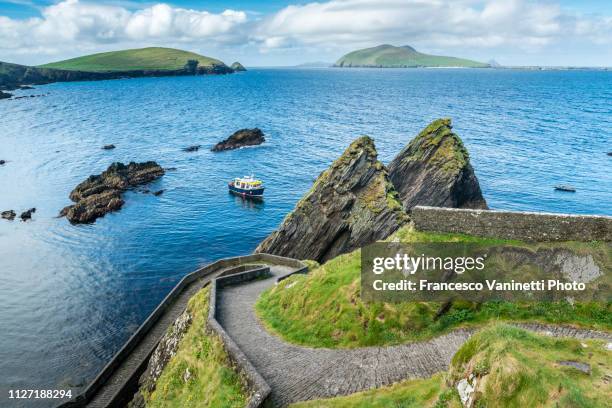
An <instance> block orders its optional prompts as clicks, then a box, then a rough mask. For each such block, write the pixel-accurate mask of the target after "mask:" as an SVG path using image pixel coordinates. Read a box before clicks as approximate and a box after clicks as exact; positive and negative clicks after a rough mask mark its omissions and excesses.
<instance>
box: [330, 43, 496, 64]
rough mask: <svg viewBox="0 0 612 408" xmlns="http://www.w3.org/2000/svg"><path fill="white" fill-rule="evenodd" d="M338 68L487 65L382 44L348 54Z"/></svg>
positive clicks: (406, 46) (405, 46) (339, 62)
mask: <svg viewBox="0 0 612 408" xmlns="http://www.w3.org/2000/svg"><path fill="white" fill-rule="evenodd" d="M334 67H339V68H418V67H440V68H441V67H461V68H489V67H490V65H489V64H485V63H482V62H477V61H472V60H468V59H463V58H456V57H443V56H438V55H429V54H423V53H420V52H418V51H417V50H415V49H414V48H412V47H411V46H409V45H404V46H401V47H395V46H393V45H389V44H384V45H379V46H377V47H372V48H365V49H362V50H357V51H353V52H350V53H348V54H346V55H344V56H343V57H342V58H340V59H339V60H338V61H336V63H335V64H334Z"/></svg>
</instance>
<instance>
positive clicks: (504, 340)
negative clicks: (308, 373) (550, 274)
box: [291, 324, 612, 408]
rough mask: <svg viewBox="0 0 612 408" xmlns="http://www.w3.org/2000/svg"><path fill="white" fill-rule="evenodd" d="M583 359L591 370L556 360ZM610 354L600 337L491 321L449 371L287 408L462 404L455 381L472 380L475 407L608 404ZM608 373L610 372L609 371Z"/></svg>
mask: <svg viewBox="0 0 612 408" xmlns="http://www.w3.org/2000/svg"><path fill="white" fill-rule="evenodd" d="M562 360H565V361H576V362H581V363H587V364H589V365H590V367H591V370H592V372H591V374H590V375H588V374H584V373H582V372H581V371H579V370H577V369H575V368H571V367H567V366H561V365H559V364H558V362H559V361H562ZM610 369H612V357H611V352H610V351H607V350H605V348H604V344H603V343H602V342H600V341H592V340H582V341H578V340H574V339H559V338H552V337H547V336H541V335H537V334H534V333H531V332H528V331H526V330H522V329H518V328H515V327H511V326H507V325H503V324H496V325H493V326H490V327H487V328H485V329H483V330H481V331H480V332H478V333H476V334H475V335H474V336H472V337H471V338H470V339H469V340H468V341H467V342H466V343H465V344H464V345H463V346H462V347H461V348H460V349H459V350H458V351H457V353H456V354H455V356H454V357H453V360H452V363H451V367H450V369H449V371H448V372H445V373H440V374H436V375H434V376H433V377H431V378H428V379H422V380H408V381H404V382H401V383H398V384H395V385H392V386H389V387H382V388H378V389H375V390H369V391H365V392H361V393H357V394H353V395H349V396H345V397H337V398H332V399H325V400H316V401H308V402H302V403H297V404H294V405H292V406H291V408H310V407H318V408H357V407H360V408H361V407H363V408H365V407H373V408H377V407H380V408H382V407H402V408H412V407H415V408H416V407H419V408H420V407H435V408H460V407H462V405H461V402H460V400H459V396H458V393H457V391H456V388H455V387H456V384H457V383H458V382H459V381H460V380H461V379H464V378H470V376H471V375H474V377H475V378H477V385H476V392H475V396H476V400H475V403H474V405H473V406H474V407H505V408H523V407H550V408H553V407H554V408H591V407H592V408H597V407H606V406H609V405H608V403H609V400H610V398H611V397H612V392H611V389H610V384H609V383H608V381H609V380H606V379H605V378H604V377H605V376H606V374H607V373H609V372H610ZM608 375H609V374H608Z"/></svg>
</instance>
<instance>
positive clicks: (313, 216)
mask: <svg viewBox="0 0 612 408" xmlns="http://www.w3.org/2000/svg"><path fill="white" fill-rule="evenodd" d="M407 221H408V216H407V215H406V213H405V212H404V211H403V209H402V206H401V203H400V202H399V199H398V195H397V192H396V191H395V188H394V187H393V185H392V184H391V182H390V181H389V178H388V175H387V169H386V168H385V166H384V165H383V164H382V163H381V162H380V161H378V158H377V152H376V148H375V146H374V142H373V141H372V139H370V138H369V137H367V136H364V137H361V138H359V139H357V140H355V141H354V142H353V143H351V145H350V146H349V147H348V149H346V151H345V152H344V153H343V154H342V156H340V158H339V159H337V160H336V161H335V162H334V163H333V164H332V165H331V167H330V168H329V169H327V170H325V171H324V172H323V173H321V175H320V176H319V178H318V179H317V180H316V181H315V183H314V186H313V187H312V189H311V190H310V192H309V193H307V194H306V196H305V197H304V198H302V199H301V200H300V201H299V202H298V204H297V205H296V207H295V209H294V210H293V211H292V212H291V213H290V214H289V215H288V216H287V217H286V218H285V220H284V221H283V223H282V224H281V225H280V227H279V228H278V230H276V231H275V232H273V233H272V234H271V235H270V236H269V237H268V238H266V239H265V240H264V241H263V242H262V243H261V244H260V245H259V246H258V247H257V249H256V250H255V251H256V252H267V253H271V254H276V255H282V256H289V257H293V258H297V259H313V260H316V261H318V262H324V261H326V260H328V259H331V258H333V257H335V256H337V255H339V254H342V253H345V252H349V251H352V250H354V249H356V248H360V247H362V246H364V245H366V244H369V243H372V242H374V241H376V240H380V239H384V238H386V237H387V236H389V235H390V234H391V233H393V232H394V231H395V230H396V229H398V228H399V227H400V226H401V225H402V224H404V223H406V222H407Z"/></svg>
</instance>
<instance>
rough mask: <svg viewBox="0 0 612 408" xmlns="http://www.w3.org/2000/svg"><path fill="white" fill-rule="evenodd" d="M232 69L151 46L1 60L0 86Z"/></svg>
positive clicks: (188, 54) (201, 57)
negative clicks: (33, 60)
mask: <svg viewBox="0 0 612 408" xmlns="http://www.w3.org/2000/svg"><path fill="white" fill-rule="evenodd" d="M232 72H234V70H233V69H232V68H230V67H228V66H227V65H225V64H224V63H223V62H222V61H220V60H217V59H215V58H211V57H206V56H204V55H200V54H196V53H193V52H189V51H183V50H178V49H174V48H162V47H148V48H139V49H131V50H121V51H111V52H103V53H99V54H92V55H85V56H82V57H77V58H72V59H68V60H64V61H58V62H52V63H49V64H44V65H39V66H27V65H20V64H11V63H8V62H1V61H0V90H12V89H17V88H19V87H21V86H23V85H37V84H46V83H51V82H67V81H94V80H104V79H117V78H136V77H149V76H183V75H213V74H230V73H232Z"/></svg>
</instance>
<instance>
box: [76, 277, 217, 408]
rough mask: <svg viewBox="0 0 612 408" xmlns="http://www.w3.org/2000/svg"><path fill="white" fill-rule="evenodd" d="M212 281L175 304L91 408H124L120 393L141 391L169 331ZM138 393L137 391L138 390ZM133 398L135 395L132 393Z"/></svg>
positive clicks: (188, 290) (200, 282)
mask: <svg viewBox="0 0 612 408" xmlns="http://www.w3.org/2000/svg"><path fill="white" fill-rule="evenodd" d="M208 282H210V278H208V277H207V278H203V279H199V280H197V281H195V282H193V283H192V284H191V285H189V287H187V288H186V289H185V290H184V291H183V292H182V293H181V294H180V295H179V297H178V298H177V299H176V300H175V301H174V303H173V305H172V307H171V308H169V309H168V310H166V312H165V313H164V314H163V315H162V316H161V317H160V318H159V320H158V321H157V323H156V324H155V325H154V326H153V327H152V328H151V329H150V330H149V332H148V333H147V335H146V337H144V338H143V339H142V340H141V341H140V342H139V343H138V345H137V346H136V348H135V349H134V350H133V351H132V352H131V353H130V354H129V355H128V357H127V358H126V359H125V360H123V361H122V363H121V364H120V365H119V366H118V367H117V368H116V369H115V371H114V373H113V375H112V376H111V377H110V378H109V379H108V380H107V381H106V382H105V383H104V385H103V386H102V387H101V388H100V389H99V390H98V391H97V392H96V394H95V395H94V397H93V398H92V399H91V401H90V402H89V403H88V404H87V407H91V408H103V407H109V406H124V405H125V404H127V403H128V402H129V399H128V398H129V397H128V396H125V397H124V396H122V395H119V393H118V391H119V390H121V389H126V388H137V384H138V378H139V377H140V375H141V374H142V372H143V371H144V369H145V368H146V365H147V363H148V361H149V357H150V356H151V354H152V353H153V350H155V347H157V344H158V343H159V341H160V340H161V338H162V336H163V335H164V334H165V333H166V331H167V330H168V327H170V326H171V325H172V323H174V321H175V320H176V319H177V318H178V317H179V315H180V314H181V313H183V311H184V310H185V308H186V307H187V302H188V301H189V299H190V298H191V297H192V296H193V295H195V294H196V293H197V292H198V291H199V290H200V289H201V288H203V287H204V285H206V284H207V283H208ZM134 392H136V390H134ZM132 395H133V393H132Z"/></svg>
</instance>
